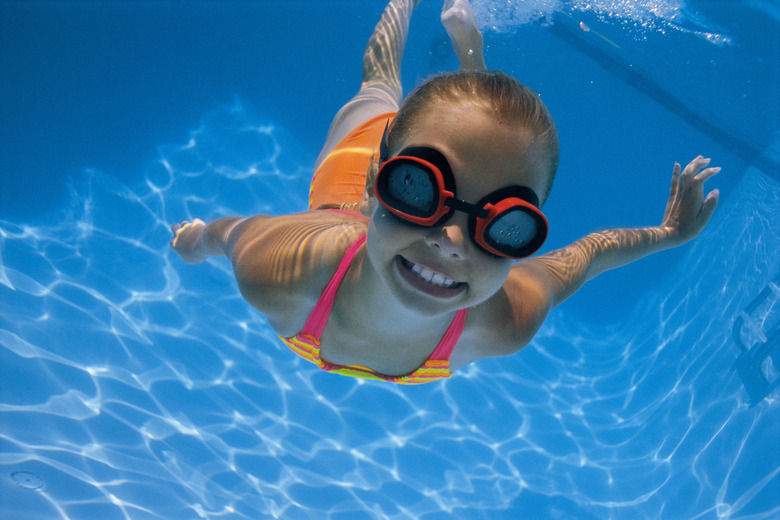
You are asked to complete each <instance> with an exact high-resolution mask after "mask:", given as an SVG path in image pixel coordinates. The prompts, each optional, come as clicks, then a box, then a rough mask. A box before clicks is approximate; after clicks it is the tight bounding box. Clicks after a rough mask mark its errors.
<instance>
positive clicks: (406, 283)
mask: <svg viewBox="0 0 780 520" xmlns="http://www.w3.org/2000/svg"><path fill="white" fill-rule="evenodd" d="M411 146H425V147H429V148H434V149H436V150H438V151H439V152H441V153H442V154H443V155H444V156H445V157H446V159H447V161H448V162H449V164H450V167H451V168H452V172H453V175H454V177H455V183H456V186H457V194H458V198H459V199H462V200H465V201H467V202H471V203H476V202H477V201H479V200H480V199H481V198H482V197H484V196H485V195H487V194H488V193H491V192H493V191H495V190H498V189H500V188H504V187H507V186H510V185H521V186H527V187H529V188H531V189H532V190H534V191H535V192H536V193H537V194H539V193H541V192H542V190H543V189H544V186H545V182H546V177H547V175H548V174H547V172H546V167H545V164H546V161H545V160H544V157H543V156H542V154H541V153H539V152H538V150H537V146H536V145H535V144H534V142H533V136H532V135H530V132H528V131H527V130H525V129H523V128H522V127H518V126H517V125H515V126H511V125H507V124H502V123H497V122H495V121H493V120H492V119H491V118H490V117H489V115H488V114H486V113H485V111H484V110H483V109H481V108H476V107H465V106H451V107H443V108H438V109H432V110H430V111H429V112H428V113H427V114H426V115H425V116H424V117H423V118H421V121H419V122H418V123H417V124H416V125H415V126H414V127H413V128H412V129H411V131H410V132H409V133H408V135H407V136H406V138H405V139H404V140H403V142H402V143H401V144H400V145H399V146H398V150H402V149H404V148H408V147H411ZM368 256H369V258H370V260H371V264H372V265H373V266H374V268H375V269H376V271H377V273H378V274H379V276H380V278H381V279H382V280H383V282H384V283H385V284H387V286H388V287H389V288H390V290H391V292H392V293H393V295H394V296H395V297H396V298H397V299H398V300H399V301H400V302H401V303H402V304H403V305H404V306H405V307H407V308H409V309H412V310H415V311H416V312H418V313H419V314H421V315H425V316H435V315H440V314H443V313H446V312H451V311H453V310H456V309H461V308H465V307H472V306H474V305H476V304H478V303H481V302H483V301H485V300H487V299H488V298H489V297H490V296H492V295H494V294H495V293H496V292H497V291H498V290H499V289H500V288H501V286H502V285H503V284H504V281H505V280H506V277H507V275H508V274H509V269H510V267H511V266H512V263H513V261H512V260H511V259H508V258H498V257H495V256H492V255H489V254H487V253H485V252H483V251H482V250H481V249H479V247H477V245H476V244H474V243H473V242H472V240H471V238H470V236H469V230H468V215H467V214H465V213H462V212H459V211H456V212H455V213H454V214H453V216H452V217H451V218H450V219H449V220H447V221H446V222H444V224H443V225H441V226H438V227H428V228H426V227H418V226H413V225H409V224H407V223H404V222H403V221H401V220H399V219H397V218H396V217H394V216H393V215H392V214H391V213H389V212H388V211H387V210H386V209H385V208H384V206H382V205H381V204H380V203H379V201H377V200H376V199H374V200H373V201H372V204H371V221H370V230H369V233H368Z"/></svg>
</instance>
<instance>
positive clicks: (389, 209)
mask: <svg viewBox="0 0 780 520" xmlns="http://www.w3.org/2000/svg"><path fill="white" fill-rule="evenodd" d="M416 4H417V1H415V0H391V1H390V3H389V5H388V6H387V8H386V9H385V11H384V13H383V15H382V18H381V20H380V22H379V24H378V25H377V27H376V29H375V30H374V33H373V34H372V36H371V38H370V40H369V42H368V46H367V49H366V52H365V55H364V58H363V83H362V86H361V88H360V91H359V92H358V94H357V95H356V96H355V97H354V98H353V99H352V100H350V101H349V103H347V104H346V105H345V106H344V107H343V108H342V109H341V110H340V111H339V113H338V114H337V115H336V118H335V119H334V121H333V124H332V126H331V128H330V130H329V133H328V137H327V140H326V142H325V146H324V148H323V150H322V153H321V154H320V156H319V158H318V160H317V164H316V170H315V173H314V178H313V180H312V185H311V195H310V211H308V212H306V213H303V214H299V215H288V216H277V217H271V216H266V215H259V216H255V217H251V218H239V217H228V218H223V219H219V220H217V221H215V222H212V223H210V224H205V223H204V222H203V221H201V220H198V219H195V220H194V221H193V222H187V221H185V222H182V223H181V224H174V225H173V226H172V230H173V232H174V238H173V240H172V241H171V246H172V247H173V249H174V250H175V251H176V252H178V253H179V255H181V258H182V259H183V260H184V261H185V262H188V263H198V262H202V261H203V260H205V259H206V258H208V257H209V256H212V255H215V256H221V255H224V256H226V257H227V258H228V259H229V260H230V261H231V262H232V264H233V268H234V272H235V276H236V281H237V283H238V287H239V289H240V291H241V293H242V295H243V296H244V298H245V299H246V300H247V301H248V302H249V303H250V304H251V305H252V306H253V307H255V308H256V309H258V310H260V311H261V312H263V313H264V314H265V315H266V316H267V318H268V321H269V323H270V324H271V326H272V327H273V328H274V330H275V331H276V332H277V333H278V334H279V335H280V337H281V338H282V340H283V341H284V342H285V343H286V344H287V345H288V346H289V347H290V348H291V349H292V350H293V351H294V352H296V353H297V354H299V355H300V356H302V357H304V358H305V359H307V360H308V361H311V362H312V363H314V364H316V365H317V366H319V367H320V368H322V369H324V370H327V371H331V372H335V373H339V374H343V375H349V376H355V377H363V378H369V379H379V380H384V381H389V382H394V383H403V384H415V383H425V382H429V381H434V380H438V379H442V378H447V377H449V376H450V375H451V374H452V372H453V371H454V370H457V369H458V368H461V367H463V366H465V365H468V364H469V363H473V362H474V361H477V360H479V359H482V358H485V357H493V356H506V355H510V354H514V353H515V352H517V351H519V350H520V349H522V348H523V347H524V346H525V345H527V344H528V343H529V342H530V341H531V339H532V338H533V337H534V335H535V333H536V332H537V330H538V329H539V327H540V326H541V324H542V323H543V321H544V320H545V318H546V316H547V315H548V314H549V312H550V311H551V310H552V309H553V308H554V307H555V306H557V305H558V304H560V303H561V302H563V301H564V300H565V299H566V298H568V297H569V296H571V295H572V294H573V293H574V292H576V291H577V289H579V288H580V287H581V286H582V284H584V283H585V282H586V281H588V280H589V279H591V278H593V277H594V276H596V275H598V274H599V273H602V272H604V271H606V270H608V269H613V268H616V267H619V266H621V265H624V264H626V263H629V262H633V261H635V260H637V259H639V258H641V257H644V256H646V255H648V254H651V253H654V252H656V251H660V250H663V249H667V248H671V247H675V246H679V245H681V244H683V243H685V242H687V241H688V240H691V239H693V238H694V237H696V236H697V235H698V234H699V233H700V232H701V230H702V229H703V228H704V226H705V225H706V224H707V222H708V221H709V220H710V217H711V216H712V213H713V212H714V210H715V208H716V206H717V201H718V192H717V190H713V191H712V192H710V193H709V194H708V195H707V196H706V198H705V197H704V187H703V185H704V182H705V181H706V180H707V179H709V178H710V177H712V176H713V175H714V174H716V173H717V172H718V171H719V168H709V167H707V166H708V164H709V160H708V159H704V158H702V157H701V156H699V157H697V158H696V159H694V160H693V161H691V163H690V164H688V166H686V168H685V169H684V170H683V171H682V172H681V168H680V165H679V164H675V166H674V169H673V173H672V187H671V194H670V197H669V201H668V203H667V206H666V213H665V215H664V218H663V221H662V223H661V224H660V225H659V226H656V227H649V228H643V229H616V230H609V231H602V232H598V233H592V234H590V235H588V236H586V237H585V238H583V239H581V240H578V241H577V242H575V243H573V244H571V245H570V246H567V247H565V248H563V249H559V250H557V251H553V252H551V253H548V254H546V255H543V256H540V257H537V258H533V259H526V260H523V261H520V262H516V260H517V259H519V258H525V257H528V256H530V255H531V254H533V253H534V252H535V251H536V250H538V249H539V247H541V245H542V242H543V241H544V238H545V237H546V235H547V220H546V219H545V217H544V215H543V214H542V212H541V206H542V204H543V203H544V201H545V199H546V198H547V195H548V194H549V191H550V188H551V186H552V181H553V178H554V175H555V171H556V169H557V165H558V138H557V133H556V130H555V125H554V123H553V121H552V118H551V116H550V114H549V112H548V111H547V109H546V107H545V106H544V105H543V104H542V102H541V101H540V100H539V98H538V96H537V95H536V94H534V93H533V92H531V91H530V90H529V89H527V88H526V87H524V86H522V85H521V84H519V83H518V82H517V81H516V80H514V79H513V78H511V77H509V76H507V75H505V74H503V73H501V72H497V71H486V70H485V63H484V60H483V57H482V35H481V34H480V32H479V30H478V26H477V23H476V20H475V18H474V15H473V13H472V11H471V7H470V5H469V3H468V1H467V0H448V1H447V2H445V5H444V10H443V12H442V15H441V19H442V22H443V24H444V26H445V28H446V29H447V32H448V34H449V35H450V38H451V40H452V43H453V47H454V49H455V51H456V53H457V55H458V58H459V61H460V66H461V70H460V71H459V72H456V73H449V74H443V75H439V76H436V77H434V78H432V79H431V80H429V81H427V82H426V83H424V84H423V85H421V86H420V87H418V88H417V89H416V90H415V91H413V92H412V93H411V94H410V95H409V97H408V98H406V99H405V100H404V101H403V104H401V100H402V92H401V83H400V60H401V55H402V53H403V48H404V44H405V40H406V34H407V29H408V27H409V20H410V18H411V15H412V11H413V10H414V7H415V6H416Z"/></svg>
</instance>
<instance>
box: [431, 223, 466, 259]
mask: <svg viewBox="0 0 780 520" xmlns="http://www.w3.org/2000/svg"><path fill="white" fill-rule="evenodd" d="M466 240H467V236H466V232H465V230H464V229H463V227H462V226H459V225H457V224H454V223H448V224H447V225H446V226H441V227H438V228H434V229H432V230H431V231H430V232H429V233H428V234H427V235H426V236H425V243H426V244H428V245H429V246H430V247H431V248H433V249H436V250H437V251H438V252H439V253H440V254H442V255H444V256H445V257H448V258H455V259H458V260H462V259H464V258H465V257H466V248H467V244H466Z"/></svg>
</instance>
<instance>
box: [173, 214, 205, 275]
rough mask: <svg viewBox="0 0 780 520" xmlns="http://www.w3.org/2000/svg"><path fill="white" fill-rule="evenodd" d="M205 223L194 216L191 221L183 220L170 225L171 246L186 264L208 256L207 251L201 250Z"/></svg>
mask: <svg viewBox="0 0 780 520" xmlns="http://www.w3.org/2000/svg"><path fill="white" fill-rule="evenodd" d="M205 228H206V223H205V222H203V221H202V220H200V219H198V218H196V219H193V220H192V222H190V221H188V220H185V221H184V222H182V223H181V224H174V225H172V226H171V231H172V232H173V238H172V239H171V242H170V244H171V248H172V249H173V250H174V251H176V252H177V253H179V255H180V256H181V259H182V260H184V261H185V262H186V263H188V264H198V263H200V262H202V261H203V260H205V259H206V258H208V253H205V252H204V251H203V245H202V241H201V237H202V235H203V230H204V229H205Z"/></svg>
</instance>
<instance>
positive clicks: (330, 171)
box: [309, 112, 395, 209]
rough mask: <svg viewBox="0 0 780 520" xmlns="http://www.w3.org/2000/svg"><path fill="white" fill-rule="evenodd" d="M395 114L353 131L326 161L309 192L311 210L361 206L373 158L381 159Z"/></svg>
mask: <svg viewBox="0 0 780 520" xmlns="http://www.w3.org/2000/svg"><path fill="white" fill-rule="evenodd" d="M394 116H395V112H388V113H386V114H381V115H378V116H376V117H374V118H372V119H369V120H368V121H366V122H365V123H363V124H361V125H359V126H358V127H357V128H355V129H354V130H352V131H351V132H350V133H349V134H348V135H347V136H346V137H345V138H344V139H342V140H341V141H340V142H339V144H337V145H336V146H335V147H334V148H333V150H331V152H330V153H329V154H328V155H327V157H325V160H324V161H322V164H320V166H319V168H317V171H315V172H314V177H313V178H312V180H311V187H310V188H309V209H317V208H319V207H321V206H324V205H330V206H336V207H338V206H339V205H341V204H347V205H351V204H359V203H360V201H362V200H363V192H364V191H365V188H366V173H367V172H368V167H369V165H370V164H371V157H373V156H376V157H379V143H380V142H381V141H382V132H384V130H385V125H387V123H388V122H389V121H390V120H392V119H393V117H394Z"/></svg>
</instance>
